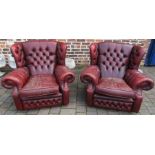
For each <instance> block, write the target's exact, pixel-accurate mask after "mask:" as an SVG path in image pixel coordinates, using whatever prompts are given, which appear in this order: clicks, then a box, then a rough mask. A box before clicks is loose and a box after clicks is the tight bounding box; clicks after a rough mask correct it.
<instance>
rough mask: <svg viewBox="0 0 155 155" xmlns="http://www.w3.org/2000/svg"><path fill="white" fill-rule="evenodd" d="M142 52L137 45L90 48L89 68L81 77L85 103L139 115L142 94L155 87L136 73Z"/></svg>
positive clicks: (145, 77)
mask: <svg viewBox="0 0 155 155" xmlns="http://www.w3.org/2000/svg"><path fill="white" fill-rule="evenodd" d="M144 54H145V53H144V50H143V48H142V47H140V46H137V45H129V44H117V43H108V42H100V43H93V44H91V45H90V57H91V65H90V66H88V67H87V68H86V69H85V70H84V71H83V72H82V73H81V75H80V79H81V81H82V82H83V83H85V84H87V87H86V103H87V104H88V105H89V106H96V107H102V108H108V109H114V110H121V111H128V112H139V110H140V106H141V103H142V100H143V96H142V90H150V89H151V88H153V86H154V82H153V80H152V79H150V78H148V77H147V76H146V75H144V74H142V73H140V72H139V71H138V68H139V64H140V62H141V60H142V58H143V56H144Z"/></svg>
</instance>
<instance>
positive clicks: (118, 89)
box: [95, 78, 135, 98]
mask: <svg viewBox="0 0 155 155" xmlns="http://www.w3.org/2000/svg"><path fill="white" fill-rule="evenodd" d="M95 92H96V93H99V94H103V95H108V96H112V97H120V98H129V97H131V98H133V97H134V96H135V93H134V91H133V90H132V89H131V88H130V87H129V86H128V85H127V83H126V82H125V81H124V80H123V79H121V78H101V79H100V80H99V84H98V85H96V89H95Z"/></svg>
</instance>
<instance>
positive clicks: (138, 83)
mask: <svg viewBox="0 0 155 155" xmlns="http://www.w3.org/2000/svg"><path fill="white" fill-rule="evenodd" d="M124 80H125V81H126V82H127V84H128V85H129V86H130V87H131V88H133V89H134V90H139V89H141V90H150V89H152V88H153V87H154V82H153V80H152V79H150V78H149V77H147V76H146V75H144V74H142V73H140V72H139V71H138V70H131V69H128V70H127V72H126V75H125V77H124Z"/></svg>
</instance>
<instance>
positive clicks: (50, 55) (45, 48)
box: [22, 41, 57, 75]
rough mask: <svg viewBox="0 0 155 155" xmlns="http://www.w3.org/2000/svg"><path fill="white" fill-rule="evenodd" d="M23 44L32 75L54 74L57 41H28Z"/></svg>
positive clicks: (27, 64)
mask: <svg viewBox="0 0 155 155" xmlns="http://www.w3.org/2000/svg"><path fill="white" fill-rule="evenodd" d="M22 45H23V51H24V55H25V60H26V66H27V67H28V68H29V70H30V73H31V75H38V74H53V72H54V68H55V65H56V49H57V42H54V41H27V42H24V43H22Z"/></svg>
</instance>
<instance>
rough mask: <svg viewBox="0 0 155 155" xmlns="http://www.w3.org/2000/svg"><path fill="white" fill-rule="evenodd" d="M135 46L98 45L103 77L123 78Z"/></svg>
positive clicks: (99, 62)
mask: <svg viewBox="0 0 155 155" xmlns="http://www.w3.org/2000/svg"><path fill="white" fill-rule="evenodd" d="M132 48H133V45H129V44H118V43H108V42H102V43H99V44H98V66H99V67H100V70H101V77H118V78H123V77H124V74H125V71H126V68H127V67H128V63H129V59H130V54H131V51H132Z"/></svg>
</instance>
